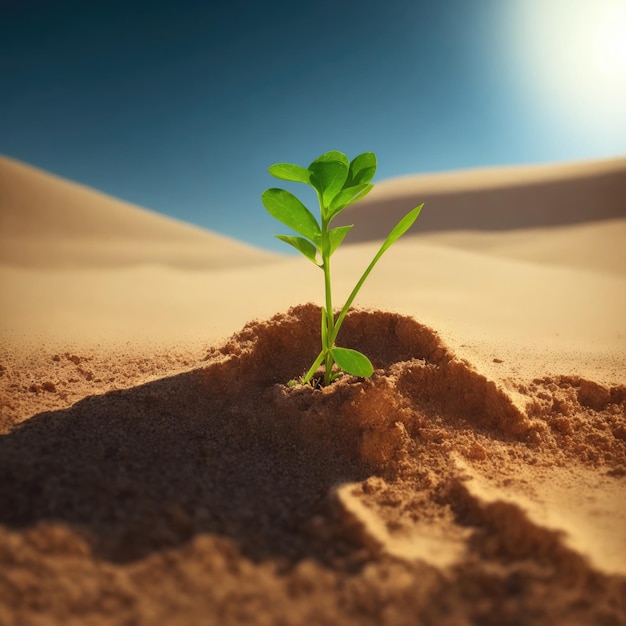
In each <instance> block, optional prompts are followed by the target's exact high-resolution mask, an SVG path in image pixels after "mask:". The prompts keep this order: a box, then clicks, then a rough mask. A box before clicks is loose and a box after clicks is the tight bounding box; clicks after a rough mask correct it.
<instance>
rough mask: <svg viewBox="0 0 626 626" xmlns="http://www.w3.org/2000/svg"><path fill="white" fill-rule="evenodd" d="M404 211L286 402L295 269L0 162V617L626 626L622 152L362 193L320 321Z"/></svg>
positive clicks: (304, 288) (306, 330)
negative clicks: (330, 357)
mask: <svg viewBox="0 0 626 626" xmlns="http://www.w3.org/2000/svg"><path fill="white" fill-rule="evenodd" d="M261 191H262V190H260V192H261ZM421 202H425V208H424V210H423V214H422V216H420V218H419V219H418V221H417V222H416V224H415V226H414V228H413V229H412V230H411V231H410V233H408V234H407V235H406V236H405V237H404V238H403V239H402V240H401V241H399V242H398V243H397V244H396V245H394V246H393V247H392V248H391V249H390V250H389V251H388V252H387V254H386V255H385V257H383V259H382V260H381V262H380V264H379V265H378V266H377V267H376V268H375V270H374V272H373V273H372V275H371V276H370V278H369V279H368V282H367V283H366V284H365V286H364V288H363V290H362V292H361V294H360V295H359V297H358V298H357V301H356V302H355V305H356V306H355V308H354V310H353V311H352V312H351V314H350V315H349V316H348V318H347V321H346V324H345V327H344V328H343V329H342V332H341V334H340V336H339V343H340V344H341V345H344V346H346V347H353V348H357V349H359V350H362V351H363V352H365V353H366V354H368V356H370V358H371V359H372V362H373V363H374V366H375V373H374V375H373V377H372V378H371V379H368V380H360V379H356V378H353V377H349V376H345V377H343V378H342V379H340V380H339V381H338V382H336V383H334V384H333V385H331V386H330V387H328V388H324V389H313V388H311V387H307V386H302V385H296V386H295V387H287V386H286V384H285V383H286V382H287V381H289V380H290V379H292V378H297V377H298V376H300V375H301V374H303V373H304V371H305V370H306V368H307V367H308V366H309V365H310V362H311V361H312V360H313V358H314V357H315V355H316V353H317V350H318V343H319V308H318V307H319V305H320V304H321V303H322V297H323V293H322V291H323V290H322V284H321V273H320V272H319V270H317V269H316V268H315V267H314V266H313V265H312V264H311V263H309V262H308V261H307V260H305V259H300V258H295V257H293V256H288V255H280V254H273V253H269V252H265V251H262V250H257V249H255V248H253V247H250V246H247V245H245V244H243V243H241V242H238V241H234V240H231V239H228V238H226V237H222V236H219V235H217V234H215V233H211V232H207V231H203V230H201V229H199V228H195V227H193V226H190V225H187V224H183V223H180V222H176V221H175V220H171V219H168V218H166V217H163V216H159V215H157V214H155V213H153V212H150V211H149V210H147V209H142V208H139V207H135V206H132V205H130V204H128V203H124V202H121V201H119V200H116V199H113V198H110V197H108V196H106V195H104V194H101V193H98V192H95V191H94V190H90V189H88V188H85V187H83V186H80V185H76V184H74V183H71V182H69V181H65V180H62V179H59V178H57V177H54V176H51V175H49V174H47V173H45V172H41V171H39V170H36V169H35V168H32V167H29V166H27V165H24V164H21V163H18V162H15V161H13V160H11V159H7V158H0V290H1V291H0V293H1V294H2V310H1V312H0V333H1V334H0V407H1V409H0V410H1V413H0V624H3V625H4V624H6V625H7V626H18V625H20V626H21V625H23V624H28V625H31V624H32V625H39V624H41V625H44V624H46V625H48V624H63V625H73V624H76V625H79V624H81V625H82V624H94V625H100V624H102V625H104V624H149V625H157V624H159V625H161V624H181V625H183V624H184V625H188V624H244V623H246V624H249V623H254V624H290V625H291V624H313V625H314V624H339V623H340V624H372V625H373V624H394V625H396V624H400V625H401V624H437V625H444V626H445V625H464V624H467V625H469V624H481V625H482V624H486V625H489V624H494V625H495V624H498V625H509V624H510V625H514V624H515V625H518V624H541V625H543V624H545V625H548V624H576V625H582V624H626V322H625V320H626V159H618V160H613V161H604V162H592V163H575V164H555V165H544V166H532V167H531V166H529V167H516V168H500V169H493V170H475V171H468V172H456V173H449V174H437V175H427V176H424V175H422V176H414V177H403V178H400V179H396V180H389V181H383V182H382V183H380V184H379V185H378V186H377V187H376V189H375V190H374V191H373V192H372V194H371V195H370V196H369V197H368V198H366V199H365V200H364V201H363V203H362V205H361V204H358V205H356V206H355V207H354V208H353V209H352V210H350V211H347V212H346V219H348V220H351V221H352V220H353V221H354V223H355V224H356V226H355V228H354V230H353V233H351V235H353V236H352V239H351V240H349V241H348V243H347V244H346V245H345V246H344V249H341V250H339V251H338V252H337V253H336V255H335V256H334V257H333V262H334V268H333V269H334V275H335V281H336V284H335V301H336V302H337V303H340V302H341V301H342V298H345V296H346V295H347V294H348V293H349V292H350V290H351V288H352V286H353V284H354V282H355V281H356V279H358V277H359V275H360V273H361V272H362V270H363V269H364V268H365V266H366V265H367V264H368V262H369V260H370V258H371V257H372V256H373V255H374V254H375V252H376V250H377V248H378V246H379V245H380V240H382V239H383V238H384V236H385V235H386V233H387V231H388V230H389V228H390V227H391V225H392V223H393V222H394V220H396V219H397V218H398V217H399V215H400V214H402V213H403V212H406V211H408V210H410V209H411V208H413V206H415V205H416V204H418V203H421ZM259 210H260V211H262V210H263V209H262V206H261V204H260V202H259Z"/></svg>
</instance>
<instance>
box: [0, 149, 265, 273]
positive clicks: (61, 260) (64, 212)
mask: <svg viewBox="0 0 626 626" xmlns="http://www.w3.org/2000/svg"><path fill="white" fill-rule="evenodd" d="M274 258H276V255H272V254H271V253H269V252H265V251H262V250H257V249H255V248H253V247H251V246H247V245H245V244H243V243H241V242H239V241H235V240H233V239H229V238H227V237H223V236H221V235H217V234H215V233H212V232H209V231H205V230H202V229H200V228H196V227H194V226H191V225H189V224H186V223H184V222H179V221H176V220H173V219H171V218H168V217H165V216H162V215H159V214H157V213H154V212H152V211H148V210H146V209H142V208H140V207H137V206H134V205H132V204H129V203H127V202H122V201H121V200H117V199H115V198H112V197H110V196H107V195H106V194H103V193H100V192H97V191H94V190H93V189H89V188H87V187H85V186H83V185H78V184H76V183H72V182H70V181H67V180H64V179H62V178H59V177H57V176H52V175H51V174H47V173H46V172H43V171H41V170H38V169H35V168H33V167H30V166H28V165H24V164H22V163H19V162H16V161H13V160H11V159H7V158H5V157H0V263H3V264H7V265H12V266H17V267H34V268H47V269H53V268H66V269H68V268H94V267H99V268H105V267H119V266H127V265H132V264H138V263H156V264H161V265H169V266H173V267H181V268H189V269H194V268H195V269H198V268H204V269H218V268H221V267H225V266H229V267H230V266H233V265H253V264H257V263H264V262H268V261H271V260H273V259H274Z"/></svg>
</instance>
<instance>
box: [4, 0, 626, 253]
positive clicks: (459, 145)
mask: <svg viewBox="0 0 626 626" xmlns="http://www.w3.org/2000/svg"><path fill="white" fill-rule="evenodd" d="M0 7H1V8H0V77H1V78H0V153H2V154H5V155H7V156H9V157H13V158H17V159H19V160H22V161H24V162H27V163H30V164H32V165H35V166H38V167H41V168H43V169H45V170H48V171H51V172H53V173H55V174H58V175H60V176H63V177H66V178H69V179H72V180H75V181H78V182H81V183H84V184H86V185H90V186H92V187H95V188H97V189H100V190H102V191H105V192H107V193H109V194H112V195H114V196H117V197H119V198H122V199H124V200H128V201H130V202H133V203H135V204H139V205H142V206H145V207H147V208H150V209H153V210H155V211H159V212H161V213H165V214H168V215H172V216H175V217H178V218H180V219H183V220H186V221H189V222H192V223H196V224H199V225H201V226H204V227H206V228H209V229H211V230H214V231H217V232H221V233H224V234H227V235H229V236H233V237H237V238H239V239H242V240H244V241H247V242H249V243H252V244H254V245H257V246H260V247H269V248H274V249H282V248H281V244H280V242H277V241H275V240H273V238H272V237H271V235H272V233H274V232H277V229H278V230H280V228H281V227H280V226H278V225H277V224H275V223H274V222H273V220H272V219H271V218H270V217H269V216H268V215H267V214H266V213H265V210H264V209H263V206H262V204H261V201H260V195H261V193H262V192H263V190H264V189H265V188H267V187H269V186H273V185H274V184H275V181H274V179H272V178H271V177H270V176H269V174H267V171H266V170H267V167H268V166H269V165H270V164H272V163H274V162H278V161H288V162H295V163H299V164H302V165H307V164H308V163H309V162H310V161H311V160H312V159H313V158H315V157H316V156H318V155H319V154H321V153H322V152H325V151H327V150H330V149H338V150H341V151H343V152H346V153H347V154H348V155H349V156H354V155H355V154H357V153H359V152H363V151H370V150H371V151H374V152H376V153H377V156H378V161H379V169H378V175H377V177H376V179H377V180H381V179H383V178H388V177H391V176H397V175H402V174H410V173H416V172H434V171H444V170H451V169H460V168H468V167H480V166H490V165H505V164H518V163H542V162H553V161H573V160H581V159H594V158H607V157H614V156H624V155H626V114H624V113H623V111H626V48H625V47H624V43H623V42H622V41H621V40H622V39H624V37H623V33H624V32H626V0H594V2H591V1H590V0H508V1H507V2H503V1H502V0H473V1H471V2H468V1H467V0H440V1H439V2H433V1H432V0H431V1H428V2H422V1H420V0H387V1H386V2H380V1H378V2H373V1H370V0H361V1H360V2H356V1H350V2H341V1H337V0H334V1H333V0H318V1H317V2H315V3H299V2H286V1H280V0H266V1H264V2H243V1H238V0H231V1H229V2H215V3H214V2H199V1H198V2H192V1H190V0H178V1H177V2H168V3H165V2H159V1H158V0H152V1H150V2H137V1H132V0H129V1H126V2H121V1H119V0H109V1H108V2H85V1H84V0H80V1H73V2H72V1H69V0H56V1H55V2H49V1H47V0H39V1H38V0H8V1H7V0H5V2H3V3H2V4H0ZM622 27H623V28H622ZM283 251H284V252H287V250H286V249H283Z"/></svg>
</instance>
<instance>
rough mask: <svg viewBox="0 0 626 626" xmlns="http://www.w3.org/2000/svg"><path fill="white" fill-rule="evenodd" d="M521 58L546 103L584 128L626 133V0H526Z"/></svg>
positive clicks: (520, 20) (518, 24)
mask: <svg viewBox="0 0 626 626" xmlns="http://www.w3.org/2000/svg"><path fill="white" fill-rule="evenodd" d="M517 6H518V11H519V13H517V14H516V16H515V28H516V31H517V32H516V37H515V39H516V41H515V47H516V53H515V54H516V57H517V58H518V59H522V64H523V68H522V71H523V74H524V75H525V82H526V84H527V86H528V89H529V90H530V93H531V95H532V94H534V95H535V96H536V98H538V99H539V101H540V102H539V103H540V104H541V106H543V107H547V108H549V109H551V110H553V111H554V112H556V113H557V114H558V115H559V117H560V118H561V120H562V121H563V122H564V123H567V124H568V126H570V127H576V128H578V129H582V128H585V127H586V128H588V129H595V130H596V131H600V130H603V131H606V132H611V131H613V132H622V133H626V0H523V1H522V2H520V3H518V5H517Z"/></svg>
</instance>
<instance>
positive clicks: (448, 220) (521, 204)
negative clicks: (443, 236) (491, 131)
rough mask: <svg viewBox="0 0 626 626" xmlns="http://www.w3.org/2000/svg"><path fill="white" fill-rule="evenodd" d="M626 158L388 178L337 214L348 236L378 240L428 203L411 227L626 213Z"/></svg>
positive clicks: (579, 219) (533, 222) (527, 224)
mask: <svg viewBox="0 0 626 626" xmlns="http://www.w3.org/2000/svg"><path fill="white" fill-rule="evenodd" d="M625 198H626V159H615V160H611V161H601V162H592V163H572V164H553V165H536V166H518V167H505V168H495V169H478V170H473V171H472V170H469V171H460V172H452V173H443V174H428V175H417V176H406V177H401V178H396V179H392V180H386V181H383V182H381V183H379V184H377V185H376V187H375V188H374V190H373V191H372V192H371V193H370V194H369V195H368V196H367V197H366V198H364V199H363V200H362V201H361V202H359V203H358V204H356V205H354V206H353V207H348V209H346V211H345V212H344V213H343V214H342V215H341V216H340V218H338V223H339V221H341V222H342V223H344V224H351V223H356V224H358V225H359V228H354V229H353V230H352V231H351V232H350V234H349V235H348V237H347V238H346V240H347V241H353V242H356V241H370V240H373V239H379V238H380V233H381V232H388V231H389V230H391V228H392V227H393V225H394V224H395V223H396V222H397V221H398V220H399V219H400V217H402V215H404V213H406V211H407V207H409V208H412V207H413V206H417V205H418V204H420V203H422V202H425V203H426V204H427V206H428V210H427V211H424V213H423V215H421V216H420V219H419V223H416V225H415V226H414V227H413V229H412V231H411V232H413V233H428V232H433V231H457V230H468V229H469V230H472V231H489V232H490V231H505V230H511V229H520V228H545V227H549V226H563V225H568V224H580V223H588V222H595V221H598V220H609V219H624V218H626V200H625Z"/></svg>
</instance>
